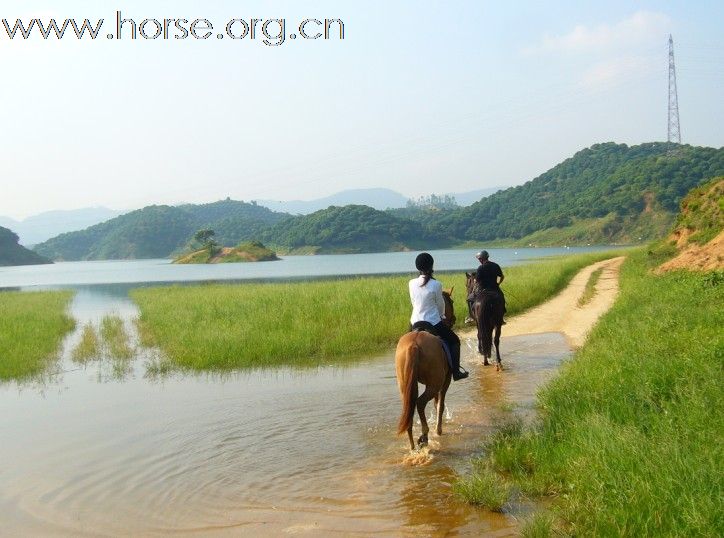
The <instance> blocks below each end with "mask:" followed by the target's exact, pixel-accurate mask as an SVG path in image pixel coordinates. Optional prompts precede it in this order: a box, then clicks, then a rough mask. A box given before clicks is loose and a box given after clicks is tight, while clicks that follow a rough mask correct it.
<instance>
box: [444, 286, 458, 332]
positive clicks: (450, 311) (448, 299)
mask: <svg viewBox="0 0 724 538" xmlns="http://www.w3.org/2000/svg"><path fill="white" fill-rule="evenodd" d="M454 289H455V286H453V287H452V288H450V289H449V290H443V292H442V298H443V299H444V300H445V324H446V325H447V326H448V327H452V326H453V325H455V319H456V318H455V307H454V306H453V299H452V293H453V290H454Z"/></svg>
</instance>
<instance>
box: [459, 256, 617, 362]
mask: <svg viewBox="0 0 724 538" xmlns="http://www.w3.org/2000/svg"><path fill="white" fill-rule="evenodd" d="M623 260H624V257H619V258H612V259H610V260H604V261H602V262H598V263H594V264H593V265H589V266H588V267H586V268H584V269H582V270H581V271H580V272H579V273H578V274H577V275H576V276H575V277H573V280H571V283H570V284H569V285H568V287H567V288H565V289H564V290H563V291H562V292H561V293H559V294H558V295H557V296H555V297H554V298H553V299H551V300H549V301H548V302H545V303H543V304H542V305H540V306H537V307H535V308H533V309H532V310H529V311H528V312H526V313H524V314H521V315H519V316H515V317H513V318H510V319H508V323H507V325H506V326H505V327H503V336H517V335H521V334H536V333H549V332H559V333H563V335H564V336H565V337H566V340H567V341H568V343H569V344H570V346H571V347H572V348H574V349H576V348H579V347H581V346H582V345H583V343H584V342H585V340H586V336H587V335H588V332H589V331H590V330H591V328H592V327H593V326H594V325H595V323H596V321H597V320H598V318H599V317H601V316H602V315H603V314H604V313H605V312H606V311H607V310H608V309H609V308H611V306H612V305H613V303H614V301H615V300H616V295H618V273H619V270H620V268H621V264H622V263H623ZM599 267H602V268H603V272H602V273H601V276H600V278H599V279H598V283H597V284H596V293H595V295H594V296H593V299H591V301H590V302H588V303H587V304H585V305H584V306H582V307H580V306H578V298H579V297H580V296H581V295H582V294H583V290H584V288H585V287H586V282H588V278H589V277H590V275H591V273H593V272H594V271H595V270H596V269H598V268H599ZM460 336H461V337H465V338H475V330H474V329H473V330H470V331H466V332H465V333H462V334H461V335H460Z"/></svg>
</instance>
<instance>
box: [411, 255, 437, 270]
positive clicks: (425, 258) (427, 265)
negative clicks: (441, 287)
mask: <svg viewBox="0 0 724 538" xmlns="http://www.w3.org/2000/svg"><path fill="white" fill-rule="evenodd" d="M433 263H434V260H433V259H432V256H431V255H430V254H428V253H427V252H423V253H422V254H418V255H417V258H415V267H417V270H418V271H420V272H421V273H431V272H432V264H433Z"/></svg>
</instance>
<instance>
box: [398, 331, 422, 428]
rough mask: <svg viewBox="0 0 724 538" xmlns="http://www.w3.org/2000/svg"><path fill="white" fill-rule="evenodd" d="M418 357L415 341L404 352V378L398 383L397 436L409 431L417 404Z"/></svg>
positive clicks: (418, 352)
mask: <svg viewBox="0 0 724 538" xmlns="http://www.w3.org/2000/svg"><path fill="white" fill-rule="evenodd" d="M419 357H420V348H419V347H418V345H417V341H414V342H412V343H411V344H410V345H409V346H408V348H407V349H406V350H405V358H404V365H403V372H404V376H403V378H402V380H401V383H400V393H401V394H402V414H401V415H400V421H399V422H398V423H397V433H398V435H399V434H401V433H403V432H406V431H407V430H409V429H410V427H411V426H412V417H413V416H414V415H415V405H416V404H417V367H418V364H417V363H418V359H419Z"/></svg>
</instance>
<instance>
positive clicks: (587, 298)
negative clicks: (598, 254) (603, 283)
mask: <svg viewBox="0 0 724 538" xmlns="http://www.w3.org/2000/svg"><path fill="white" fill-rule="evenodd" d="M601 273H603V267H600V268H598V269H596V270H595V271H594V272H593V273H591V276H589V277H588V280H587V281H586V287H585V288H583V293H582V294H581V296H580V297H579V298H578V306H585V305H587V304H588V303H590V302H591V299H593V296H594V295H595V294H596V284H598V280H599V279H600V278H601Z"/></svg>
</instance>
